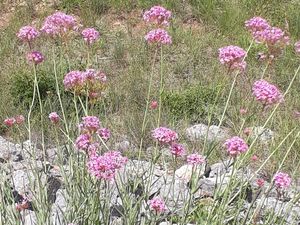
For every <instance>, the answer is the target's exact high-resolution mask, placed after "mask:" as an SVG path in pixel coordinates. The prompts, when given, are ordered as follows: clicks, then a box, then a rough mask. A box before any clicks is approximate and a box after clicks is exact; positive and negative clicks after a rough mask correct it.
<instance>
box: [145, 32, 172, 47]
mask: <svg viewBox="0 0 300 225" xmlns="http://www.w3.org/2000/svg"><path fill="white" fill-rule="evenodd" d="M145 40H146V41H147V42H148V43H149V44H151V43H156V44H158V45H170V44H172V38H171V36H170V35H169V34H168V32H167V31H165V30H163V29H156V30H151V31H150V32H149V33H148V34H147V35H146V36H145Z"/></svg>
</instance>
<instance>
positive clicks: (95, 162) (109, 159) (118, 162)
mask: <svg viewBox="0 0 300 225" xmlns="http://www.w3.org/2000/svg"><path fill="white" fill-rule="evenodd" d="M127 161H128V159H127V158H126V157H123V156H122V155H121V153H120V152H117V151H111V152H106V153H104V154H103V155H97V154H95V155H93V156H91V157H90V160H89V162H88V165H87V166H88V170H89V172H90V173H91V174H92V175H93V176H95V177H96V178H97V179H104V180H113V179H114V177H115V173H116V171H117V170H119V169H121V168H122V167H123V166H124V165H125V164H126V162H127Z"/></svg>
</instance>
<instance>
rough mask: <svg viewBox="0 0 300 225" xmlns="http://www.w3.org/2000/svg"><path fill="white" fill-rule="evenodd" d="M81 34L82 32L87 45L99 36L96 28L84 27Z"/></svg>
mask: <svg viewBox="0 0 300 225" xmlns="http://www.w3.org/2000/svg"><path fill="white" fill-rule="evenodd" d="M81 34H82V37H83V39H84V41H85V42H86V43H87V44H89V45H91V44H93V43H94V42H95V41H97V40H98V39H99V37H100V34H99V32H98V31H97V30H95V29H94V28H85V29H84V30H83V31H82V32H81Z"/></svg>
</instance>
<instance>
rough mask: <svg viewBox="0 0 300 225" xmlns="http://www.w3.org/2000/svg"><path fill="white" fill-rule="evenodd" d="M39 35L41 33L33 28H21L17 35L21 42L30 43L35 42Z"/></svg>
mask: <svg viewBox="0 0 300 225" xmlns="http://www.w3.org/2000/svg"><path fill="white" fill-rule="evenodd" d="M39 35H40V33H39V32H38V31H37V29H35V28H34V27H32V26H24V27H21V29H20V30H19V32H18V33H17V36H18V38H19V39H20V40H21V41H23V42H28V43H30V42H32V41H33V40H35V39H36V38H37V37H38V36H39Z"/></svg>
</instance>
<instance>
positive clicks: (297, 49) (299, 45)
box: [295, 41, 300, 54]
mask: <svg viewBox="0 0 300 225" xmlns="http://www.w3.org/2000/svg"><path fill="white" fill-rule="evenodd" d="M295 52H296V53H297V54H300V41H297V42H296V43H295Z"/></svg>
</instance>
